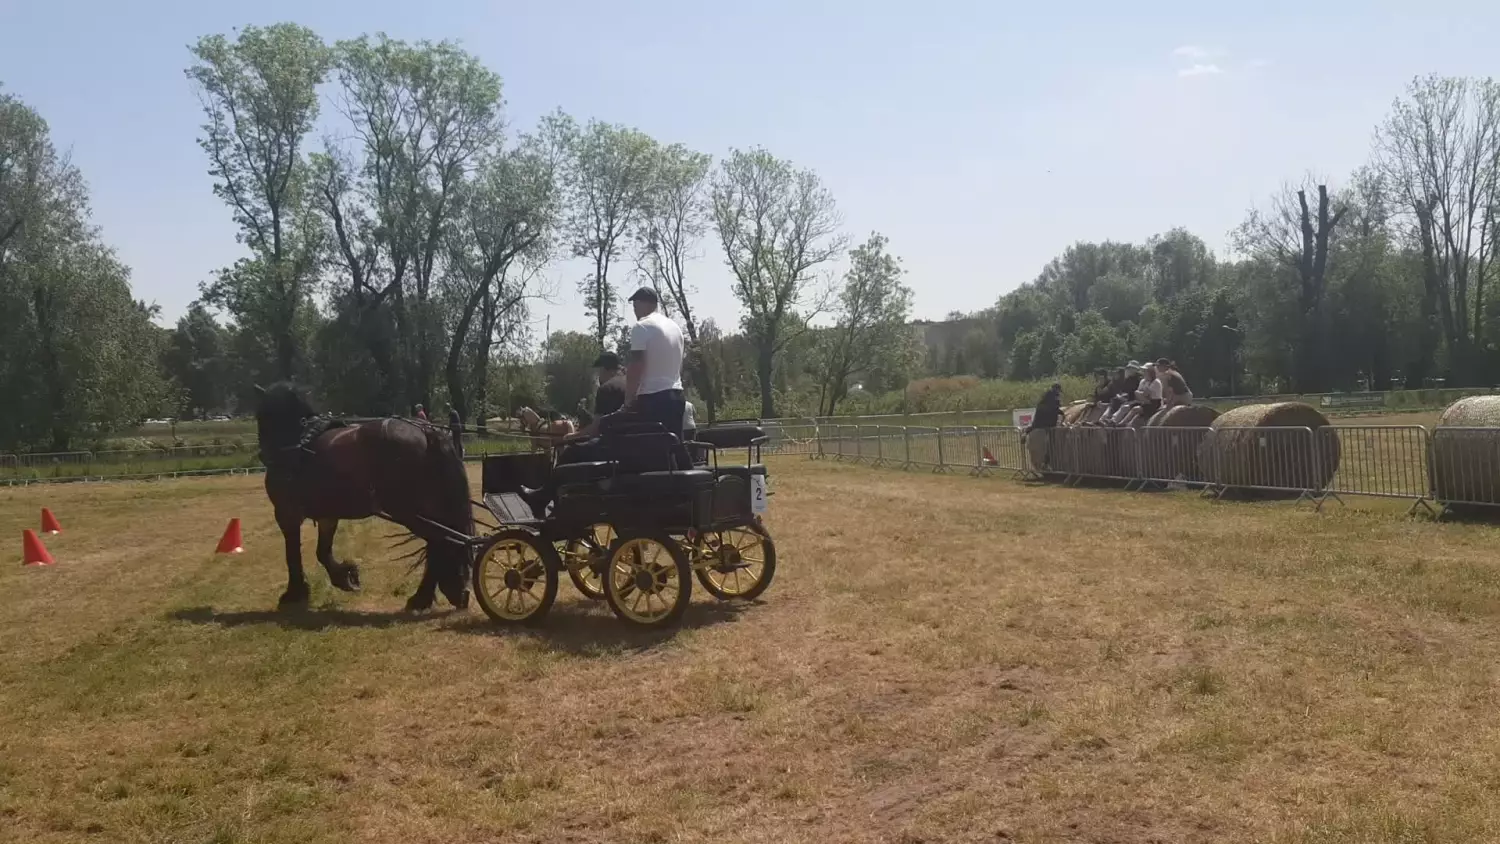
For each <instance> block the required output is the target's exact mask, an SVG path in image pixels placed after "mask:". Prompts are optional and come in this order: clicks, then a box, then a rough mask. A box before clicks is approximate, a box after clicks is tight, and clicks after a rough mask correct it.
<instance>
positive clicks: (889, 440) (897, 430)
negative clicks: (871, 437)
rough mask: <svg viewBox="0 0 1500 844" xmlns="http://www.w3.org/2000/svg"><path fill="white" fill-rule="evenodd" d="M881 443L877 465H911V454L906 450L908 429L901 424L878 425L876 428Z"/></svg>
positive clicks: (877, 439) (878, 441)
mask: <svg viewBox="0 0 1500 844" xmlns="http://www.w3.org/2000/svg"><path fill="white" fill-rule="evenodd" d="M875 437H876V442H877V444H878V445H879V450H878V452H877V455H878V456H877V457H876V458H875V459H876V465H879V466H897V467H900V468H903V469H904V468H906V467H907V466H909V465H911V455H910V454H909V453H908V452H907V450H906V429H905V428H903V427H901V426H900V425H878V426H876V428H875Z"/></svg>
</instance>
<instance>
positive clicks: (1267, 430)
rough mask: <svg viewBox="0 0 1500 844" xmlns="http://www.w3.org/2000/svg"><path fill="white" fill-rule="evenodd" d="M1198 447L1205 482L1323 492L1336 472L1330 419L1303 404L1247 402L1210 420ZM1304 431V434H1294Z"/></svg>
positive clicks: (1336, 452)
mask: <svg viewBox="0 0 1500 844" xmlns="http://www.w3.org/2000/svg"><path fill="white" fill-rule="evenodd" d="M1210 427H1211V428H1212V433H1211V434H1209V435H1208V436H1207V437H1205V438H1204V441H1203V444H1202V445H1201V446H1199V449H1198V462H1199V465H1200V467H1201V469H1202V470H1203V472H1204V474H1205V476H1206V477H1207V479H1208V480H1210V481H1213V482H1216V483H1219V484H1222V485H1224V486H1227V487H1232V488H1233V487H1272V488H1276V489H1282V490H1311V491H1321V490H1323V489H1324V488H1326V487H1327V486H1328V483H1329V482H1330V481H1331V480H1333V476H1334V474H1335V473H1336V472H1338V468H1339V458H1340V455H1341V452H1340V446H1339V440H1338V437H1337V436H1336V435H1334V432H1333V431H1326V432H1325V431H1323V430H1322V429H1323V428H1326V427H1328V418H1327V417H1326V416H1324V415H1323V414H1322V413H1319V412H1318V410H1317V409H1316V408H1314V407H1312V406H1311V405H1306V404H1303V403H1301V402H1280V403H1277V404H1250V405H1245V406H1243V407H1236V408H1234V409H1232V410H1229V411H1226V412H1224V413H1223V414H1221V415H1220V416H1219V418H1217V419H1215V420H1213V423H1212V425H1211V426H1210ZM1301 428H1307V429H1310V430H1311V431H1312V435H1311V436H1309V435H1308V433H1307V432H1305V431H1301V430H1296V429H1301Z"/></svg>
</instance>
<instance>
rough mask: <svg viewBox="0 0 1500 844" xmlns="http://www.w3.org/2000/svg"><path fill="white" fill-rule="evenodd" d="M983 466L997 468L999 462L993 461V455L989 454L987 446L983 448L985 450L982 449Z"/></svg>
mask: <svg viewBox="0 0 1500 844" xmlns="http://www.w3.org/2000/svg"><path fill="white" fill-rule="evenodd" d="M984 465H986V466H998V465H1000V461H998V460H996V459H995V455H993V454H990V449H989V446H985V448H984Z"/></svg>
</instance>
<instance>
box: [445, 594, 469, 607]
mask: <svg viewBox="0 0 1500 844" xmlns="http://www.w3.org/2000/svg"><path fill="white" fill-rule="evenodd" d="M448 600H449V601H450V602H451V603H452V604H453V608H454V609H456V610H466V609H468V608H469V590H467V589H465V590H464V591H462V592H460V593H458V597H457V598H451V597H450V598H449V599H448Z"/></svg>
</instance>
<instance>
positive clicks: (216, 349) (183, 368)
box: [162, 302, 233, 419]
mask: <svg viewBox="0 0 1500 844" xmlns="http://www.w3.org/2000/svg"><path fill="white" fill-rule="evenodd" d="M229 342H230V338H229V332H228V331H226V330H225V329H224V327H223V326H222V325H219V323H218V321H217V320H215V319H214V317H213V314H211V313H209V311H208V308H206V307H205V306H204V305H203V303H202V302H194V303H192V304H191V305H189V306H188V311H187V313H186V314H183V316H182V318H181V319H179V320H177V327H176V328H175V329H173V331H172V332H171V335H170V336H169V337H168V339H167V344H166V349H165V350H164V351H163V353H162V366H163V367H164V368H165V370H166V374H167V376H168V377H169V378H171V379H172V381H173V382H174V383H175V384H176V386H177V387H179V388H180V397H181V403H180V405H179V406H178V407H177V408H176V414H177V416H178V417H180V418H188V419H191V418H194V417H196V416H200V415H203V414H207V413H211V412H218V411H223V410H226V409H228V408H229V406H230V404H231V401H232V397H233V383H232V378H233V363H232V361H231V359H230V346H229Z"/></svg>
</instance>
